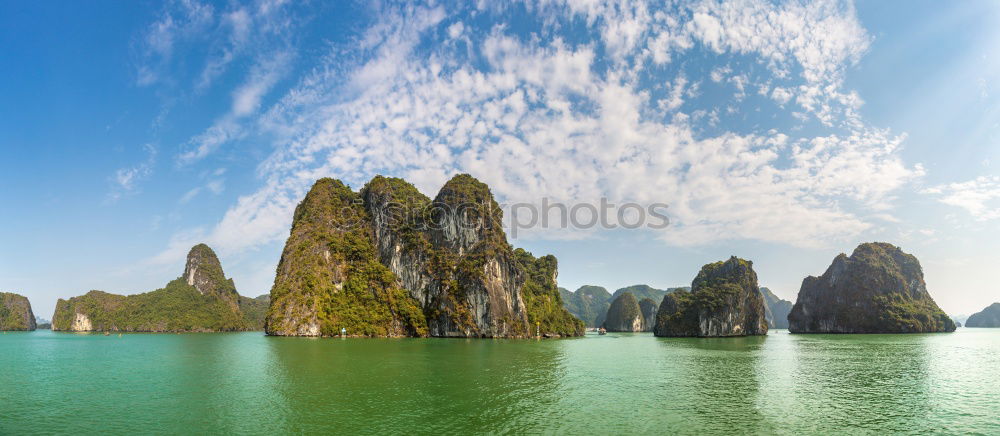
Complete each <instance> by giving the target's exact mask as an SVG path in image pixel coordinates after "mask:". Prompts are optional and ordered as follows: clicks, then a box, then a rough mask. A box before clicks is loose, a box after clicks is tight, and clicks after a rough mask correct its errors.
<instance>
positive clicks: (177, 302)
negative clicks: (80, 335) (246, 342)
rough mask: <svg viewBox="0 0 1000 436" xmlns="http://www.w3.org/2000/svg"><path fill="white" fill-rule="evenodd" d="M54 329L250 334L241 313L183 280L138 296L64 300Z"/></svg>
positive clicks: (58, 306)
mask: <svg viewBox="0 0 1000 436" xmlns="http://www.w3.org/2000/svg"><path fill="white" fill-rule="evenodd" d="M52 327H53V330H58V331H112V332H227V331H244V330H250V327H249V326H248V325H247V324H246V321H245V320H244V319H243V316H242V314H240V313H239V312H237V311H234V310H233V309H232V307H231V306H230V305H229V303H228V302H227V301H225V300H222V299H220V298H218V297H216V296H214V295H205V294H202V293H201V292H198V289H196V288H195V287H194V286H192V285H189V284H187V282H185V280H184V279H183V278H177V279H174V280H172V281H171V282H170V283H167V286H166V287H164V288H162V289H157V290H155V291H152V292H146V293H143V294H135V295H128V296H124V295H115V294H109V293H107V292H101V291H90V292H88V293H86V294H84V295H82V296H79V297H73V298H70V299H69V300H63V299H60V300H59V301H58V302H57V303H56V312H55V315H54V316H53V317H52Z"/></svg>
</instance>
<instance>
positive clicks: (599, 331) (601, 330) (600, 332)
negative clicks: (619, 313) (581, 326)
mask: <svg viewBox="0 0 1000 436" xmlns="http://www.w3.org/2000/svg"><path fill="white" fill-rule="evenodd" d="M597 334H599V335H606V334H608V331H607V330H605V329H604V327H601V328H599V329H597Z"/></svg>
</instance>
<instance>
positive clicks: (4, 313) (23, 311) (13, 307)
mask: <svg viewBox="0 0 1000 436" xmlns="http://www.w3.org/2000/svg"><path fill="white" fill-rule="evenodd" d="M35 327H36V325H35V314H34V313H32V312H31V303H30V302H29V301H28V298H27V297H25V296H23V295H18V294H13V293H10V292H0V331H31V330H34V329H35Z"/></svg>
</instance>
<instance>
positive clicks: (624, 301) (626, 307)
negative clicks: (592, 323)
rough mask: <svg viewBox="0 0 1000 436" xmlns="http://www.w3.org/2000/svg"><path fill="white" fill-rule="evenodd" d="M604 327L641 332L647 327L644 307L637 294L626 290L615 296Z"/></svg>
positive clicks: (612, 330) (613, 330)
mask: <svg viewBox="0 0 1000 436" xmlns="http://www.w3.org/2000/svg"><path fill="white" fill-rule="evenodd" d="M604 328H606V329H607V330H608V331H609V332H641V331H643V329H644V328H645V325H644V320H643V317H642V309H640V308H639V301H638V300H636V299H635V295H632V293H630V292H625V293H623V294H621V295H619V296H618V298H615V300H614V301H612V302H611V307H609V308H608V316H607V317H606V318H605V320H604Z"/></svg>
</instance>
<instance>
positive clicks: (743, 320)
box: [653, 257, 768, 337]
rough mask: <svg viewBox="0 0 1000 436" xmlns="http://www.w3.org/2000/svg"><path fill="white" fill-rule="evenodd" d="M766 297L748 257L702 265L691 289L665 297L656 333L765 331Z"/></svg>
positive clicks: (712, 334) (700, 334) (709, 334)
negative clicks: (761, 291)
mask: <svg viewBox="0 0 1000 436" xmlns="http://www.w3.org/2000/svg"><path fill="white" fill-rule="evenodd" d="M767 329H768V327H767V320H766V319H765V306H764V298H763V296H762V295H761V293H760V288H759V286H758V284H757V273H755V272H754V270H753V264H752V263H751V262H749V261H747V260H743V259H739V258H736V257H731V258H729V260H727V261H725V262H716V263H712V264H708V265H705V266H704V267H702V268H701V271H700V272H699V273H698V276H697V277H695V279H694V282H692V283H691V291H690V292H684V291H680V292H673V293H670V294H667V295H666V296H665V297H663V302H662V303H660V308H659V310H658V312H657V315H656V327H655V328H654V329H653V334H655V335H656V336H697V337H720V336H748V335H766V334H767Z"/></svg>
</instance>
